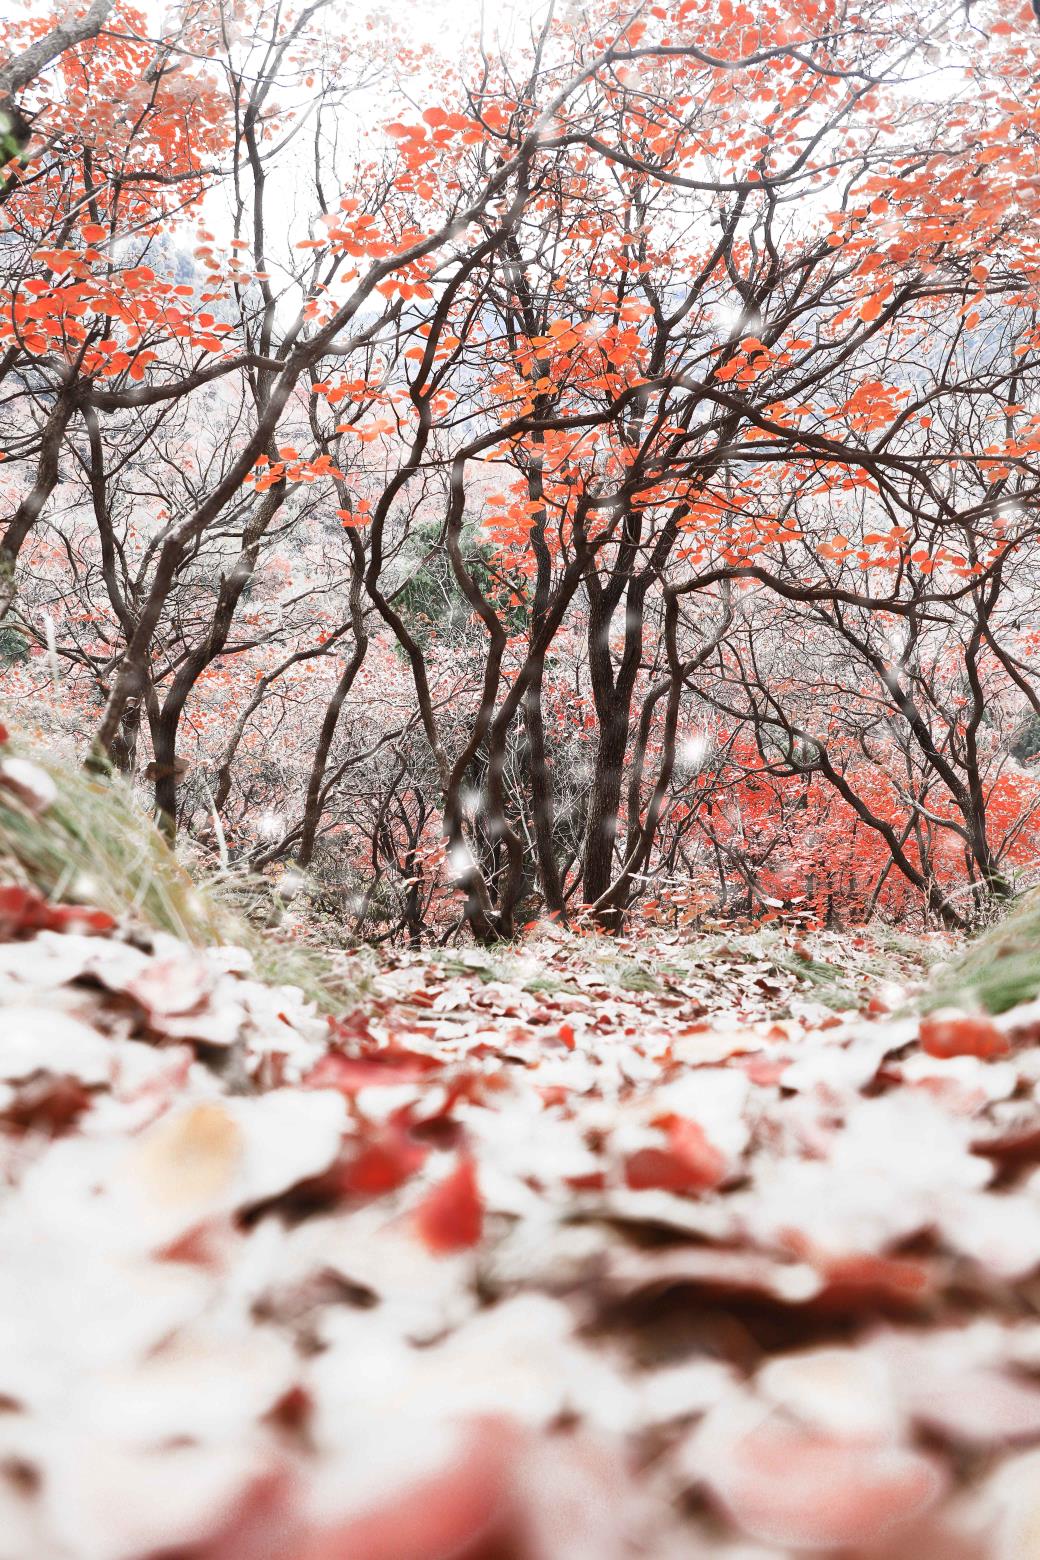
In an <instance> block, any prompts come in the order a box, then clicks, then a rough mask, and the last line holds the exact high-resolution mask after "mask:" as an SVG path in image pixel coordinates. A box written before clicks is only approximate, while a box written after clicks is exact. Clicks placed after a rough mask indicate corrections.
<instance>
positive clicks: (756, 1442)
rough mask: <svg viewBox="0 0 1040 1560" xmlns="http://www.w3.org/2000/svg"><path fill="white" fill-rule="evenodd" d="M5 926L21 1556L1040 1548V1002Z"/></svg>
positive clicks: (56, 911)
mask: <svg viewBox="0 0 1040 1560" xmlns="http://www.w3.org/2000/svg"><path fill="white" fill-rule="evenodd" d="M0 932H2V936H3V938H4V941H3V942H2V943H0V1004H2V1013H3V1024H2V1030H0V1125H2V1128H3V1131H2V1135H0V1153H2V1156H3V1183H2V1186H3V1189H2V1192H0V1242H2V1249H3V1251H4V1258H5V1260H4V1263H3V1265H2V1267H0V1556H2V1557H3V1560H30V1557H31V1560H52V1557H53V1560H157V1557H170V1560H172V1557H176V1560H448V1557H453V1556H458V1557H471V1560H493V1557H497V1560H503V1557H505V1560H611V1557H615V1556H616V1557H618V1560H621V1557H624V1556H646V1557H652V1560H669V1557H672V1556H674V1557H676V1560H677V1557H679V1556H719V1557H723V1560H725V1557H729V1560H755V1557H759V1560H764V1557H767V1556H791V1557H795V1560H798V1557H801V1556H805V1555H821V1554H822V1555H825V1556H827V1555H830V1556H833V1557H834V1560H838V1557H841V1560H848V1557H858V1556H862V1557H864V1560H869V1557H874V1560H911V1557H913V1560H922V1557H923V1560H928V1557H932V1556H934V1557H937V1560H938V1557H943V1560H946V1557H953V1560H984V1557H989V1556H992V1557H994V1560H1029V1557H1030V1556H1033V1555H1037V1556H1040V1477H1038V1474H1040V1318H1038V1315H1037V1307H1038V1303H1040V1099H1038V1097H1037V1088H1038V1084H1040V1067H1038V1065H1037V1051H1036V1039H1037V1036H1038V1034H1040V1018H1038V1013H1037V1008H1036V1005H1035V1004H1030V1005H1022V1006H1020V1007H1018V1008H1011V1009H1009V1010H1008V1011H1006V1012H1004V1013H1002V1014H1001V1015H1000V1016H999V1017H996V1018H988V1017H984V1016H982V1015H981V1014H978V1013H973V1012H966V1011H963V1010H960V1009H952V1008H945V1009H939V1010H937V1011H934V1012H932V1013H929V1014H927V1015H926V1016H925V1017H924V1018H921V1017H919V1016H918V1014H917V1012H916V1011H915V1008H914V1005H913V1003H912V1001H911V998H912V996H913V989H912V982H913V979H914V976H915V971H914V969H913V968H912V967H911V965H910V964H909V963H905V964H904V966H903V967H902V968H900V969H899V970H897V974H898V975H899V976H900V978H901V979H902V982H903V984H902V986H901V987H900V986H898V985H897V984H893V982H892V980H891V979H889V980H888V983H887V985H883V984H881V983H880V982H879V979H878V975H877V967H876V960H875V951H874V950H873V949H872V947H871V945H870V943H869V940H868V939H865V938H862V937H860V938H856V939H844V940H843V939H841V938H840V937H839V936H838V935H837V934H818V935H817V936H816V937H815V938H813V937H812V936H811V935H810V934H806V933H804V932H803V933H800V934H799V936H798V938H797V939H793V938H790V939H787V940H786V941H785V940H784V936H783V935H782V934H780V935H778V934H772V935H771V941H769V942H768V944H763V943H761V942H759V943H757V944H756V941H755V939H754V938H752V937H750V936H746V937H743V938H739V937H737V938H734V939H731V940H726V939H717V940H716V941H714V942H713V943H711V944H709V945H708V946H707V951H705V946H704V945H701V946H700V947H694V948H691V949H683V948H681V947H675V946H672V947H663V948H661V949H659V950H657V952H656V953H655V952H654V951H653V950H652V949H651V948H650V947H649V945H648V944H646V943H644V942H638V941H631V942H627V943H624V944H623V945H621V946H620V947H619V946H618V945H617V944H606V943H605V942H604V941H602V940H600V939H595V938H580V937H576V936H570V935H567V934H564V933H562V932H560V931H558V930H555V929H553V928H542V929H539V930H538V931H537V932H536V933H535V934H534V935H533V936H532V937H531V939H530V940H529V941H527V942H526V943H524V944H523V945H521V946H520V947H519V948H518V949H517V950H513V951H511V952H509V953H506V954H503V955H502V956H501V957H496V958H495V959H492V958H491V957H490V956H485V955H483V954H481V955H470V954H468V953H462V954H455V955H452V956H450V957H437V956H436V955H429V954H421V953H412V952H405V951H400V950H397V951H390V950H384V951H382V952H380V953H379V954H378V955H377V954H375V953H373V952H372V951H371V950H369V951H367V952H365V953H363V954H358V955H357V958H358V959H361V960H364V961H366V962H367V968H368V976H369V978H368V981H367V983H366V985H367V991H368V995H366V998H365V1002H364V1006H363V1007H362V1008H358V1009H357V1010H356V1011H348V1012H344V1013H342V1014H341V1015H339V1016H338V1017H336V1018H334V1019H332V1020H329V1019H327V1018H325V1017H322V1016H320V1015H319V1014H318V1013H317V1012H316V1011H315V1009H314V1008H313V1006H312V1005H310V1004H309V1003H308V1002H307V1001H306V1000H305V999H304V998H303V996H302V994H301V993H300V992H299V991H296V990H294V989H293V988H291V987H280V988H279V987H273V986H270V985H267V984H265V983H264V982H262V981H260V980H258V979H257V978H256V977H255V975H254V974H253V973H252V972H251V968H250V961H249V956H248V955H247V954H244V953H243V952H242V951H241V950H234V949H228V948H222V949H216V950H209V951H204V950H200V949H198V948H194V947H190V946H188V945H186V944H184V943H180V942H178V941H177V940H176V939H174V938H173V937H172V936H169V935H167V934H163V933H155V934H149V935H147V936H145V935H143V934H141V933H140V932H134V931H132V930H130V929H128V928H125V927H120V926H119V925H117V924H116V923H115V922H113V920H112V918H111V917H108V916H104V915H100V914H97V913H95V912H90V911H85V910H83V909H81V908H80V907H61V906H54V905H51V904H47V903H45V902H43V901H42V900H39V899H38V898H36V896H35V895H34V894H33V893H32V891H30V890H27V889H9V890H0ZM807 939H808V940H809V942H810V943H811V947H807ZM846 944H848V946H846ZM806 965H811V966H812V970H811V973H810V976H809V977H808V978H807V977H806V975H805V973H804V970H803V966H806ZM821 969H824V970H829V969H839V970H840V980H839V979H838V978H837V977H836V985H840V989H841V991H842V993H843V1003H844V1005H836V1004H835V1003H834V1002H833V1000H831V1001H821V1000H820V994H819V993H820V973H819V972H820V970H821ZM633 972H638V973H636V974H634V973H633ZM829 996H830V997H831V998H833V992H830V993H829Z"/></svg>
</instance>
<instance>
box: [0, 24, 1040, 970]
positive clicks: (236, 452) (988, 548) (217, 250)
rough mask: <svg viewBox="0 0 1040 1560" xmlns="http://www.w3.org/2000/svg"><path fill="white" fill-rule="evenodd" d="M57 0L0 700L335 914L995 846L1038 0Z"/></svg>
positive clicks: (1022, 567)
mask: <svg viewBox="0 0 1040 1560" xmlns="http://www.w3.org/2000/svg"><path fill="white" fill-rule="evenodd" d="M73 15H74V13H70V16H73ZM53 25H54V24H53V18H52V17H50V16H49V15H47V14H44V12H43V10H42V9H37V8H30V10H29V11H28V12H27V13H24V14H22V15H21V16H20V17H19V16H15V17H14V18H12V19H11V20H9V21H8V23H7V24H6V31H5V35H4V47H5V49H6V50H7V51H8V53H9V54H10V56H11V58H12V60H13V61H14V65H9V66H8V67H7V68H6V73H0V89H2V91H3V92H4V93H6V101H7V103H8V121H9V123H10V126H11V128H10V130H9V132H8V146H7V149H8V152H9V153H11V154H12V155H11V157H10V161H9V162H8V165H7V170H6V182H5V183H4V185H3V195H2V198H3V206H2V219H0V220H2V228H0V348H2V356H0V448H2V450H3V457H4V458H3V469H2V473H0V487H2V494H3V502H4V515H3V527H2V539H0V553H2V562H3V578H4V581H5V582H6V583H5V586H4V596H3V601H2V612H3V619H2V626H0V664H2V683H0V693H2V696H3V699H4V701H5V704H6V706H7V708H8V709H9V710H10V711H11V712H12V714H13V715H14V716H15V718H16V719H18V720H19V721H20V722H21V723H22V724H23V725H28V726H29V727H30V728H33V729H38V730H39V731H40V732H42V733H45V734H46V735H47V737H48V739H51V738H53V737H55V736H57V735H62V736H64V737H66V738H67V739H69V740H70V741H71V742H72V743H73V744H75V745H76V746H77V747H78V750H79V751H80V753H81V755H82V754H86V753H87V752H88V751H91V752H92V753H93V755H94V762H95V764H102V765H103V764H106V763H108V764H111V765H113V766H115V767H116V768H117V769H119V770H122V771H124V772H125V773H127V774H129V775H131V776H133V777H134V780H135V782H136V783H137V784H139V785H140V786H141V787H142V788H146V790H147V797H148V800H149V803H150V805H152V806H153V807H154V808H155V809H156V810H157V811H158V813H159V814H160V815H161V817H162V818H163V820H164V826H165V828H166V829H167V831H168V832H169V834H170V835H171V836H172V835H173V834H174V833H179V834H180V835H182V836H184V837H185V838H187V839H190V841H191V842H193V845H194V847H195V849H197V850H198V851H201V852H203V853H204V854H205V855H206V856H207V857H208V858H209V859H210V860H211V861H212V863H213V864H216V863H218V862H222V863H223V864H225V865H229V866H235V865H238V866H248V867H250V868H253V869H261V870H263V871H264V872H265V873H266V874H267V875H268V876H269V877H270V878H272V879H277V880H280V881H281V883H282V885H283V887H282V892H283V895H284V896H285V897H291V896H292V894H294V893H298V892H302V891H303V890H304V889H306V891H307V895H308V897H309V899H310V902H311V903H312V904H313V905H315V906H317V907H318V908H321V909H324V910H326V911H328V912H329V913H331V914H333V915H335V917H336V918H337V919H338V920H340V921H341V922H342V925H343V927H344V930H345V932H346V933H347V934H348V935H360V936H368V937H371V936H377V937H381V938H386V937H389V938H407V939H410V940H411V941H412V942H413V943H418V942H420V941H423V940H426V939H442V938H444V937H447V936H451V935H452V933H453V932H454V931H455V930H457V929H458V928H459V926H460V924H462V923H463V922H465V923H466V924H467V925H468V927H469V929H470V930H471V931H472V932H473V933H474V934H476V935H477V936H478V937H480V938H483V939H488V938H496V937H501V936H505V937H508V936H509V935H511V934H512V933H513V932H514V930H515V929H516V928H517V927H518V926H520V925H522V924H525V923H527V922H528V921H530V920H533V919H535V918H537V917H538V916H539V915H541V914H551V915H554V916H557V917H559V916H570V915H573V914H576V913H578V912H584V913H585V914H587V915H589V916H591V917H592V918H593V920H594V921H595V922H598V923H599V924H600V925H601V926H603V927H606V928H615V929H616V928H618V927H620V926H621V925H622V924H624V923H625V922H626V919H627V920H628V921H629V923H630V924H638V923H639V922H640V921H649V922H650V923H657V924H661V925H665V926H669V927H675V926H682V925H685V924H688V923H690V922H695V921H699V920H700V919H701V918H703V917H705V916H709V917H712V916H715V917H717V916H724V917H725V916H733V915H740V916H752V917H755V918H760V917H762V916H770V915H774V914H778V913H784V912H789V913H794V914H796V915H799V916H801V917H804V918H805V919H806V920H808V921H811V922H819V923H823V924H828V925H831V924H844V923H847V922H850V921H857V920H861V919H864V918H868V917H870V916H872V915H874V914H880V915H881V916H883V917H886V918H888V919H890V920H893V921H903V920H906V919H907V918H911V919H913V920H914V921H917V920H919V919H920V917H921V916H922V915H924V916H926V917H927V918H928V919H929V920H930V921H932V922H935V923H944V924H945V925H947V926H949V927H954V928H962V927H966V926H970V925H973V924H976V923H978V922H979V921H980V920H984V919H986V918H988V917H990V916H991V915H992V913H993V911H994V908H999V907H1000V905H1001V903H1002V902H1004V901H1006V900H1007V899H1008V898H1009V897H1010V896H1011V895H1012V894H1014V893H1015V892H1016V890H1018V889H1020V888H1021V887H1023V886H1026V885H1028V884H1030V883H1032V882H1033V881H1034V880H1035V878H1036V861H1037V856H1038V832H1037V831H1038V807H1040V785H1038V772H1037V769H1036V758H1037V754H1038V753H1040V685H1038V681H1037V674H1038V666H1040V663H1038V658H1037V635H1038V630H1040V617H1038V609H1037V602H1038V572H1037V571H1038V564H1037V549H1036V536H1037V521H1036V507H1035V506H1036V496H1037V479H1038V472H1040V465H1038V454H1040V400H1038V398H1037V379H1038V375H1040V333H1038V327H1037V317H1036V308H1037V297H1038V291H1037V287H1038V278H1040V272H1038V266H1040V249H1038V237H1037V235H1038V226H1037V218H1038V208H1040V132H1038V126H1037V120H1036V108H1035V100H1034V75H1035V70H1036V36H1035V26H1034V24H1033V20H1032V18H1031V16H1030V15H1029V11H1028V8H1023V15H1022V17H1021V18H1019V19H1011V20H1009V19H1008V17H1007V15H1006V14H1005V8H1003V7H999V6H990V7H989V8H988V9H987V8H985V7H983V6H979V5H974V6H969V7H967V8H965V7H963V6H962V5H959V4H958V5H950V4H946V3H944V0H936V3H932V0H926V3H924V4H914V5H910V4H903V3H900V0H894V3H893V0H877V3H875V0H865V3H864V4H862V5H859V6H857V7H856V8H855V11H854V14H853V12H852V11H851V10H850V9H849V8H848V7H846V6H845V5H844V4H841V3H838V0H818V3H803V0H798V3H795V0H790V3H786V0H781V3H777V4H774V5H770V6H768V7H766V8H765V11H761V10H754V11H753V10H752V9H751V8H750V7H748V6H746V5H742V4H739V3H736V0H721V3H718V4H716V3H715V0H711V3H710V4H709V3H707V0H705V3H704V4H701V3H699V0H681V3H678V4H671V3H669V4H642V5H639V6H635V7H632V6H626V5H621V6H618V5H616V4H613V3H599V0H590V3H588V4H583V5H575V4H571V5H570V6H568V7H566V8H564V9H562V10H558V11H554V12H552V13H548V14H547V15H546V16H544V17H542V16H532V15H530V14H528V13H527V12H526V11H523V9H522V8H521V10H520V11H513V10H509V11H504V12H503V13H502V14H501V15H499V16H498V17H497V18H496V17H493V16H492V15H490V14H485V15H484V16H483V18H481V16H480V15H479V14H478V13H477V12H474V13H473V15H472V16H470V15H469V14H468V13H466V12H465V11H464V10H463V11H461V12H458V13H455V12H453V14H452V19H451V23H450V25H447V24H446V23H445V13H444V10H443V8H439V7H437V6H436V5H433V6H429V5H427V6H426V7H425V9H424V8H423V6H422V5H421V4H418V3H417V4H416V5H414V6H411V5H403V6H400V7H396V8H395V9H394V10H393V12H390V11H388V10H381V9H379V8H378V7H374V8H368V9H366V8H363V7H362V8H360V9H359V10H355V9H353V8H352V9H351V11H350V13H349V14H346V13H344V12H343V10H342V8H341V7H334V6H330V5H326V4H320V3H319V4H311V5H307V6H304V7H303V8H301V9H298V10H295V11H291V10H287V9H286V8H285V7H283V6H281V5H265V4H261V3H259V0H234V3H232V0H221V3H214V0H185V3H183V4H179V5H177V6H175V7H173V8H172V9H171V10H170V11H169V13H168V14H167V15H166V16H165V17H164V20H163V22H162V26H161V29H160V30H159V32H158V33H156V32H155V30H154V27H153V24H152V21H151V19H150V17H149V16H148V15H147V14H145V13H144V12H138V11H135V10H133V9H132V8H131V7H128V6H126V5H125V4H122V3H116V0H111V3H108V0H95V3H93V4H92V5H91V6H90V7H89V9H81V13H80V14H79V16H78V17H77V18H76V19H75V20H68V21H67V22H66V24H65V28H66V31H65V33H63V34H62V35H61V36H58V35H56V34H55V33H54V32H53V31H52V29H53ZM76 39H79V40H80V41H78V42H77V41H76ZM30 127H31V128H32V130H33V137H32V139H31V141H28V143H27V146H26V149H25V150H22V149H21V148H22V145H23V143H25V142H26V137H27V135H28V131H29V128H30ZM301 902H302V901H301ZM632 917H635V922H633V921H632Z"/></svg>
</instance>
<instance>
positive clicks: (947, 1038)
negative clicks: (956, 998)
mask: <svg viewBox="0 0 1040 1560" xmlns="http://www.w3.org/2000/svg"><path fill="white" fill-rule="evenodd" d="M919 1038H920V1041H921V1049H922V1051H926V1052H927V1053H928V1055H929V1056H939V1057H950V1056H980V1057H982V1059H983V1060H984V1061H992V1060H993V1058H994V1057H997V1056H1006V1055H1007V1053H1008V1051H1009V1050H1010V1049H1011V1047H1010V1045H1009V1044H1008V1038H1007V1036H1006V1035H1005V1034H1004V1033H1003V1032H1002V1031H1001V1030H999V1029H998V1028H997V1026H996V1024H994V1023H993V1021H992V1020H991V1019H989V1018H986V1017H985V1016H984V1015H983V1014H981V1013H959V1012H957V1011H956V1009H953V1008H946V1009H940V1010H939V1012H937V1013H929V1014H928V1015H927V1016H926V1017H925V1018H922V1020H921V1029H920V1034H919Z"/></svg>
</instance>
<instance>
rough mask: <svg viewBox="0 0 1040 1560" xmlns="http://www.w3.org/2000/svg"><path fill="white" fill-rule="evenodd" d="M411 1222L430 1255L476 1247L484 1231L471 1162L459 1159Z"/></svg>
mask: <svg viewBox="0 0 1040 1560" xmlns="http://www.w3.org/2000/svg"><path fill="white" fill-rule="evenodd" d="M415 1218H416V1224H417V1226H418V1229H419V1234H420V1235H421V1236H422V1239H423V1240H424V1241H425V1243H426V1245H427V1246H428V1247H429V1248H430V1250H431V1251H436V1252H438V1253H446V1252H449V1251H464V1250H465V1248H466V1247H467V1246H475V1245H476V1243H477V1241H478V1240H479V1239H480V1236H481V1232H482V1231H483V1228H484V1204H483V1202H482V1201H481V1197H480V1189H479V1187H478V1186H477V1172H476V1167H475V1165H474V1164H473V1161H472V1159H460V1161H459V1164H458V1167H457V1169H455V1170H453V1171H452V1173H451V1175H449V1176H448V1179H447V1180H446V1181H441V1183H440V1185H439V1186H435V1187H434V1188H433V1190H432V1191H430V1192H428V1193H427V1194H426V1196H425V1197H424V1198H423V1201H422V1202H421V1203H420V1204H419V1207H418V1208H417V1210H416V1215H415Z"/></svg>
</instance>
